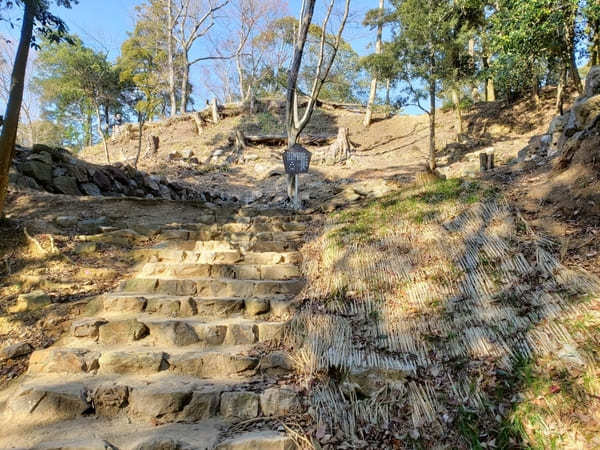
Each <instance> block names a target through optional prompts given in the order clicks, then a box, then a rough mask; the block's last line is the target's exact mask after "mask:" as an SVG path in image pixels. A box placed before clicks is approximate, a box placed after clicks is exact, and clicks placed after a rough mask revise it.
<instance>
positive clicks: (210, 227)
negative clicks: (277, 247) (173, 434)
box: [159, 222, 307, 236]
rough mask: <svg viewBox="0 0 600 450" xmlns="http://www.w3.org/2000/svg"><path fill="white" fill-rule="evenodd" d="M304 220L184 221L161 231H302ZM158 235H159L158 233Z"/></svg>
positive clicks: (304, 226)
mask: <svg viewBox="0 0 600 450" xmlns="http://www.w3.org/2000/svg"><path fill="white" fill-rule="evenodd" d="M306 226H307V225H306V223H305V222H251V223H241V222H232V223H224V224H206V223H184V224H181V225H179V224H178V225H177V226H175V227H174V226H172V225H171V226H169V229H163V230H162V231H161V233H167V232H170V231H177V230H188V231H195V232H203V233H219V232H223V233H282V232H304V231H306ZM159 236H160V235H159Z"/></svg>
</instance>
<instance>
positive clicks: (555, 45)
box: [489, 0, 580, 100]
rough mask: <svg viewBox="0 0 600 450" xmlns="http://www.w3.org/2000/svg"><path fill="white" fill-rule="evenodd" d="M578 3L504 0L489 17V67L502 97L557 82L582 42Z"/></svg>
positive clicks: (509, 97)
mask: <svg viewBox="0 0 600 450" xmlns="http://www.w3.org/2000/svg"><path fill="white" fill-rule="evenodd" d="M578 7H579V1H578V0H527V1H523V0H519V1H512V0H503V1H501V2H499V3H498V7H497V9H496V10H495V11H494V13H493V14H492V15H491V16H490V18H489V29H490V33H489V37H490V39H489V42H490V49H491V50H492V51H493V52H494V53H495V54H496V57H495V58H493V59H492V62H491V65H490V74H491V75H492V76H493V78H494V80H495V82H496V87H497V89H498V91H499V93H500V95H502V96H503V97H505V98H507V99H509V100H510V99H514V98H517V97H520V96H522V95H524V94H525V92H526V91H528V90H530V89H531V88H532V86H533V85H534V83H538V82H539V81H543V80H544V79H548V78H550V80H548V81H552V78H557V77H558V76H557V75H554V76H553V75H552V74H553V73H557V72H560V70H562V68H561V67H566V66H567V65H568V64H569V61H570V58H571V50H570V48H571V47H572V46H575V45H576V44H577V43H576V40H577V39H578V38H580V36H579V34H578V29H577V27H576V21H575V18H576V14H577V11H578Z"/></svg>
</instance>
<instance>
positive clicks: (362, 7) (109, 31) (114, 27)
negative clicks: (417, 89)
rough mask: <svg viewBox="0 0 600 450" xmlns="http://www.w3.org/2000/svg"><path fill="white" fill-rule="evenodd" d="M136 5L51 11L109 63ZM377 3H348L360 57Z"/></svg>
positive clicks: (87, 4) (103, 0)
mask: <svg viewBox="0 0 600 450" xmlns="http://www.w3.org/2000/svg"><path fill="white" fill-rule="evenodd" d="M140 3H142V0H80V3H79V4H78V5H75V6H73V8H72V9H65V8H58V7H55V8H54V11H53V12H54V13H55V14H56V15H58V16H59V17H61V18H62V19H63V20H64V21H65V23H66V24H67V26H68V28H69V31H70V32H71V33H74V34H77V35H79V36H80V37H81V39H82V40H83V41H84V42H85V44H86V45H88V46H90V47H92V48H94V49H96V50H100V51H104V52H106V53H107V54H108V55H109V58H110V59H111V60H115V59H116V58H117V57H118V55H119V52H120V47H121V43H122V42H123V41H124V40H125V39H127V33H128V32H130V31H131V30H133V28H134V24H135V6H136V5H138V4H140ZM378 3H379V2H378V0H351V13H350V19H349V21H348V24H347V26H346V30H345V32H344V38H345V39H346V40H347V41H349V42H350V43H351V44H352V46H353V47H354V49H355V50H356V51H357V52H358V53H359V54H360V55H365V54H368V53H370V52H371V51H372V46H373V39H374V37H375V36H374V33H373V32H372V31H370V30H368V29H367V28H365V27H363V26H362V24H361V22H362V19H363V17H364V15H365V12H366V11H367V10H369V9H371V8H376V7H377V6H378ZM300 5H301V0H288V10H287V12H286V13H287V14H288V15H293V16H297V15H298V12H299V9H300ZM325 5H326V2H325V0H318V1H317V11H316V14H315V22H317V21H320V19H321V17H322V12H323V9H324V7H325ZM336 5H338V6H337V7H338V8H339V9H341V8H342V6H343V2H342V0H337V1H336ZM16 11H19V10H15V12H16ZM15 25H16V27H15V29H14V30H11V29H10V28H8V27H7V26H6V24H4V25H0V32H4V33H5V34H12V35H13V36H14V35H15V34H16V33H18V26H19V23H15ZM203 50H204V49H203V48H202V45H201V44H200V45H198V46H197V47H196V48H195V50H194V52H196V53H198V54H201V53H202V52H203ZM205 54H206V53H205ZM192 56H194V55H192ZM200 64H202V63H200ZM200 64H198V65H196V66H194V67H193V68H192V73H191V78H192V79H191V81H192V84H193V85H194V88H195V90H194V95H195V97H196V98H197V101H198V104H202V103H203V99H204V97H205V96H206V93H205V92H203V91H202V88H201V85H202V83H200V82H199V77H201V76H202V75H201V71H202V70H201V66H200Z"/></svg>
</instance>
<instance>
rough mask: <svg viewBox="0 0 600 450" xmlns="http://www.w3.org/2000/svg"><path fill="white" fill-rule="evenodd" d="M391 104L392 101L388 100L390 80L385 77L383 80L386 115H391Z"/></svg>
mask: <svg viewBox="0 0 600 450" xmlns="http://www.w3.org/2000/svg"><path fill="white" fill-rule="evenodd" d="M391 105H392V102H391V101H390V80H389V79H387V80H385V107H386V110H387V116H388V117H391V115H392V110H391Z"/></svg>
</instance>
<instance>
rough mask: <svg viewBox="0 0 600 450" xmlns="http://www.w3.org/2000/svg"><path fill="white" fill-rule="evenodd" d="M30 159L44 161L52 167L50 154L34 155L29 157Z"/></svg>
mask: <svg viewBox="0 0 600 450" xmlns="http://www.w3.org/2000/svg"><path fill="white" fill-rule="evenodd" d="M28 159H29V160H36V161H42V162H45V163H46V164H48V165H50V166H51V165H52V155H51V154H50V153H48V152H40V153H34V154H33V155H31V156H29V158H28Z"/></svg>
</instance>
